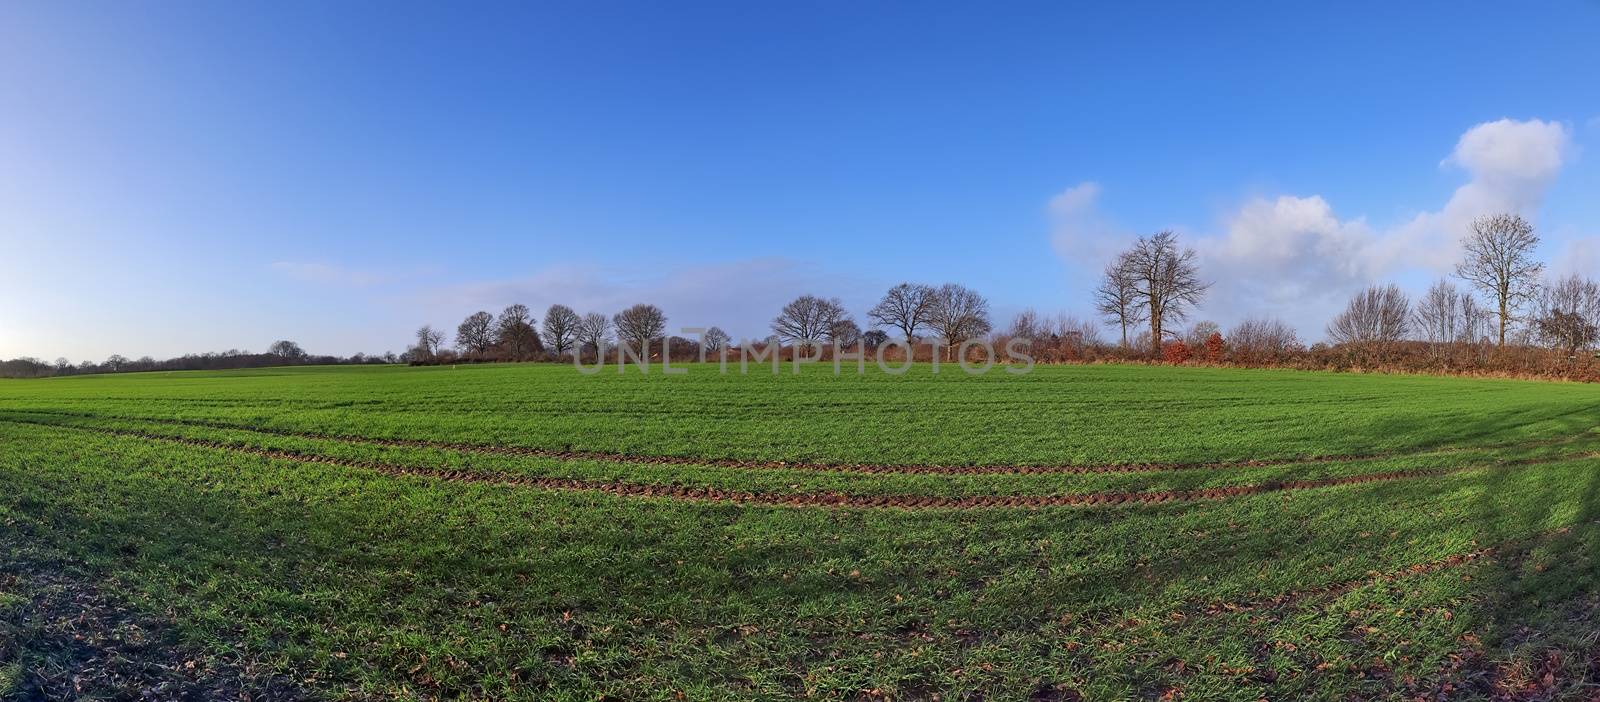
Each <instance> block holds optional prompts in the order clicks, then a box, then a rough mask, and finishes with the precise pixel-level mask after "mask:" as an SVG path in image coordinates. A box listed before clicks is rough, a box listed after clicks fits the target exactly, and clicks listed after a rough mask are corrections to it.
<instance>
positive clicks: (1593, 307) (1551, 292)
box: [1534, 275, 1600, 358]
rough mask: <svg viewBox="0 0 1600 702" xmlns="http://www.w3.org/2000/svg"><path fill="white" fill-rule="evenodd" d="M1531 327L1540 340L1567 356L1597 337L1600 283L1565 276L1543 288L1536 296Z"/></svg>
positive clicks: (1573, 276) (1576, 352)
mask: <svg viewBox="0 0 1600 702" xmlns="http://www.w3.org/2000/svg"><path fill="white" fill-rule="evenodd" d="M1538 305H1539V309H1538V313H1537V314H1536V315H1535V317H1534V328H1535V330H1536V331H1537V332H1538V335H1539V338H1540V340H1542V341H1543V342H1544V343H1545V344H1547V345H1549V346H1550V347H1551V348H1556V349H1560V350H1561V351H1563V352H1565V353H1566V355H1567V356H1568V357H1569V358H1575V357H1576V356H1577V354H1578V351H1580V350H1583V349H1586V348H1589V347H1591V346H1593V345H1594V343H1595V342H1596V341H1597V340H1600V284H1597V283H1595V281H1593V280H1590V279H1588V278H1584V277H1582V276H1578V275H1569V276H1567V277H1565V278H1561V279H1560V280H1557V281H1555V282H1554V283H1552V284H1550V285H1549V286H1548V287H1546V288H1545V289H1544V290H1543V292H1542V293H1541V294H1540V296H1539V302H1538Z"/></svg>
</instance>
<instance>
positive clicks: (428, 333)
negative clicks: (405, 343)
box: [417, 324, 444, 360]
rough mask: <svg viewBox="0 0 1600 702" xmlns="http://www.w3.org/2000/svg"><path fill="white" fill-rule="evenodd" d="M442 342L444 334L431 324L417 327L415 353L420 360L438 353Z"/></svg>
mask: <svg viewBox="0 0 1600 702" xmlns="http://www.w3.org/2000/svg"><path fill="white" fill-rule="evenodd" d="M443 343H444V334H443V333H442V332H439V331H437V330H435V329H434V328H433V325H430V324H424V325H422V326H421V327H418V328H417V354H418V355H419V356H421V357H422V360H428V359H431V358H433V357H434V356H436V355H438V353H439V346H440V345H441V344H443Z"/></svg>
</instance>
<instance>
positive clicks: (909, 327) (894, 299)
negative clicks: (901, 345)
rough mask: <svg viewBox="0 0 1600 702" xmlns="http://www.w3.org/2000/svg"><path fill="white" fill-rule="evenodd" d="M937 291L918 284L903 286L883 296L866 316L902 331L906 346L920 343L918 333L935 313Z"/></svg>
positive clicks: (890, 289) (894, 288)
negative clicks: (917, 341)
mask: <svg viewBox="0 0 1600 702" xmlns="http://www.w3.org/2000/svg"><path fill="white" fill-rule="evenodd" d="M934 297H935V291H934V289H933V288H931V287H929V286H926V285H920V284H917V283H901V284H899V285H896V286H894V287H892V288H889V292H887V293H884V295H883V299H882V300H879V301H878V304H877V306H875V307H873V308H872V309H870V310H868V311H867V317H868V318H869V319H871V320H872V321H873V322H876V323H878V324H881V325H883V326H886V327H894V328H895V329H899V330H900V333H901V334H904V335H905V339H906V342H907V343H914V342H916V340H917V330H918V329H920V328H922V327H923V325H925V324H927V323H928V321H929V317H930V315H931V313H932V311H933V303H934Z"/></svg>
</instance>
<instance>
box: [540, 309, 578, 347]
mask: <svg viewBox="0 0 1600 702" xmlns="http://www.w3.org/2000/svg"><path fill="white" fill-rule="evenodd" d="M581 321H582V320H581V319H580V318H579V317H578V313H577V312H574V311H572V308H571V307H568V306H566V305H551V306H550V309H549V310H546V311H545V313H544V340H545V342H547V343H549V344H550V348H551V350H553V351H555V352H556V355H557V356H560V355H562V354H564V353H566V352H568V351H571V350H572V345H573V342H574V340H575V339H576V338H577V334H578V324H579V323H580V322H581Z"/></svg>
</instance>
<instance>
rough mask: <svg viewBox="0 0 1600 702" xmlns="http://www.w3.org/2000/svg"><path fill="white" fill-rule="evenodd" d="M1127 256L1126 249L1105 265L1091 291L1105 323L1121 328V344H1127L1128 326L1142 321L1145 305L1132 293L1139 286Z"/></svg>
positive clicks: (1097, 309) (1095, 306)
mask: <svg viewBox="0 0 1600 702" xmlns="http://www.w3.org/2000/svg"><path fill="white" fill-rule="evenodd" d="M1138 282H1139V281H1138V276H1137V275H1136V273H1135V271H1134V269H1133V265H1132V262H1131V260H1130V255H1129V254H1128V253H1126V252H1124V253H1122V254H1121V255H1119V256H1117V258H1116V260H1114V261H1112V262H1111V263H1109V264H1106V271H1105V275H1104V277H1103V278H1101V280H1100V287H1097V288H1095V290H1094V308H1095V311H1097V312H1099V313H1100V315H1101V316H1102V317H1105V319H1106V323H1107V324H1114V325H1116V326H1119V327H1121V328H1122V345H1123V346H1124V347H1126V346H1127V345H1128V329H1130V328H1132V327H1135V326H1138V325H1139V324H1140V323H1142V322H1144V321H1145V307H1144V305H1142V304H1140V300H1139V298H1138V297H1136V295H1135V290H1136V289H1137V287H1138Z"/></svg>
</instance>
